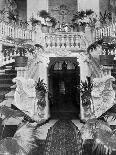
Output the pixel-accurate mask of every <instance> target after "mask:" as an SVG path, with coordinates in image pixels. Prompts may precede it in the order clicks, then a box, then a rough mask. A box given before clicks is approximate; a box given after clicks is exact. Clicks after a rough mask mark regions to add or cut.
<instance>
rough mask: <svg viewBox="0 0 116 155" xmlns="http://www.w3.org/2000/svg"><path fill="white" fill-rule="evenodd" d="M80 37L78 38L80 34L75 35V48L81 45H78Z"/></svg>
mask: <svg viewBox="0 0 116 155" xmlns="http://www.w3.org/2000/svg"><path fill="white" fill-rule="evenodd" d="M78 39H79V38H78V36H77V35H75V48H77V49H78V48H79V45H78V43H79V40H78Z"/></svg>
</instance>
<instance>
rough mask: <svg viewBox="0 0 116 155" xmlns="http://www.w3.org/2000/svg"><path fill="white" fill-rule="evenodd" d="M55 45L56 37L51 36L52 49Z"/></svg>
mask: <svg viewBox="0 0 116 155" xmlns="http://www.w3.org/2000/svg"><path fill="white" fill-rule="evenodd" d="M55 45H56V36H55V35H54V36H52V48H54V47H55Z"/></svg>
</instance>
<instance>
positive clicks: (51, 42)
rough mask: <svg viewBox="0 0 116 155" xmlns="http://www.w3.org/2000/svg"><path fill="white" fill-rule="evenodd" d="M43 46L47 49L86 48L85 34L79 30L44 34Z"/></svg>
mask: <svg viewBox="0 0 116 155" xmlns="http://www.w3.org/2000/svg"><path fill="white" fill-rule="evenodd" d="M44 48H45V49H46V50H49V49H56V48H57V49H69V50H79V49H81V50H82V49H83V50H84V49H86V48H87V44H86V40H85V36H84V35H82V33H79V32H72V33H61V32H59V33H53V34H49V33H48V34H45V40H44Z"/></svg>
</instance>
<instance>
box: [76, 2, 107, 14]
mask: <svg viewBox="0 0 116 155" xmlns="http://www.w3.org/2000/svg"><path fill="white" fill-rule="evenodd" d="M99 1H100V0H78V10H86V9H92V10H94V12H95V13H96V14H97V15H98V16H99V9H100V8H99ZM104 4H105V3H104Z"/></svg>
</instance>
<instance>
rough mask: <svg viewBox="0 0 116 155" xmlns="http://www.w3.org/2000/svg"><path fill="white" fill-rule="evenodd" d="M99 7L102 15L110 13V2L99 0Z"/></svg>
mask: <svg viewBox="0 0 116 155" xmlns="http://www.w3.org/2000/svg"><path fill="white" fill-rule="evenodd" d="M99 7H100V10H99V11H100V12H101V13H102V14H104V13H105V11H107V13H108V12H110V11H111V10H109V7H110V1H109V0H99Z"/></svg>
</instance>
